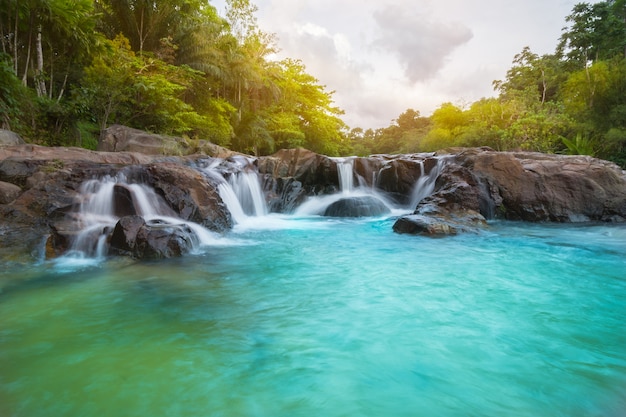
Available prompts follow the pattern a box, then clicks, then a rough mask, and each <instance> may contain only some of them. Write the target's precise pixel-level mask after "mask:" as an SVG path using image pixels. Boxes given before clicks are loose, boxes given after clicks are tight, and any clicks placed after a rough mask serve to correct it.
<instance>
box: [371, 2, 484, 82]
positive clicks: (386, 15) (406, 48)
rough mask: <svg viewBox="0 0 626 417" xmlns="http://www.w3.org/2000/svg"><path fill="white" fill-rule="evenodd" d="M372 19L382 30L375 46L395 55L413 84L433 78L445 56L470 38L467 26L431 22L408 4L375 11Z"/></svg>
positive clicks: (470, 33)
mask: <svg viewBox="0 0 626 417" xmlns="http://www.w3.org/2000/svg"><path fill="white" fill-rule="evenodd" d="M373 17H374V20H375V21H376V23H377V25H378V27H379V29H380V31H381V33H380V36H379V37H378V38H377V39H376V40H375V41H374V46H375V47H377V48H384V49H386V50H388V51H390V52H392V53H393V54H394V55H396V57H397V59H398V61H399V63H400V64H401V65H402V67H403V68H404V74H405V76H406V77H407V78H408V79H409V80H410V81H411V82H412V83H417V82H420V81H425V80H428V79H430V78H433V77H435V76H436V75H437V73H438V72H439V71H440V70H441V68H443V66H444V65H445V62H446V57H447V56H448V55H450V53H451V52H452V51H454V50H455V49H456V48H457V47H458V46H460V45H463V44H464V43H467V42H468V41H469V40H470V39H472V36H473V34H472V31H471V30H470V29H469V28H467V27H466V26H464V25H462V24H459V23H449V22H442V21H435V20H432V19H431V18H430V17H429V16H428V15H426V14H425V13H423V12H420V10H418V9H417V8H415V7H414V6H411V5H409V4H408V3H404V4H396V5H390V6H387V7H386V8H384V9H379V10H376V11H375V12H374V13H373Z"/></svg>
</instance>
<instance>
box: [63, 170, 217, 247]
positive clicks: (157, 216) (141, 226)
mask: <svg viewBox="0 0 626 417" xmlns="http://www.w3.org/2000/svg"><path fill="white" fill-rule="evenodd" d="M79 191H80V198H81V201H80V202H79V203H78V205H77V210H75V212H73V213H71V214H70V216H69V218H68V220H67V221H66V222H65V223H64V224H65V232H66V235H69V237H70V239H69V240H70V243H69V251H68V252H67V254H66V256H69V257H89V258H103V257H105V256H107V255H108V254H115V255H129V256H132V257H136V258H164V257H165V258H168V257H172V256H180V255H182V254H184V253H188V252H191V251H193V250H196V249H198V248H199V247H200V246H202V245H210V244H214V243H216V241H217V240H218V237H217V235H216V234H215V233H213V232H211V231H209V230H207V229H206V228H204V227H203V226H201V225H199V224H197V223H194V222H191V221H185V220H183V219H181V218H180V217H178V216H177V214H176V213H175V212H174V210H172V208H170V207H169V206H168V204H167V203H166V202H165V200H164V199H163V197H161V196H159V195H158V194H156V192H155V190H154V189H153V188H152V187H149V186H147V185H145V184H140V183H131V182H129V181H128V180H127V179H126V177H125V176H124V174H121V173H120V174H118V175H117V176H116V177H112V176H105V177H103V178H100V179H92V180H88V181H86V182H85V183H84V184H82V186H81V187H80V190H79ZM72 229H74V232H71V230H72ZM68 231H70V233H69V234H68V233H67V232H68Z"/></svg>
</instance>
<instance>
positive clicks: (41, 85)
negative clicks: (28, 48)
mask: <svg viewBox="0 0 626 417" xmlns="http://www.w3.org/2000/svg"><path fill="white" fill-rule="evenodd" d="M36 42H37V44H36V48H35V49H36V52H37V71H35V85H36V89H37V96H38V97H45V96H47V95H48V93H47V90H46V82H45V80H44V79H43V78H44V77H43V46H42V44H41V43H42V42H41V25H39V27H38V28H37V41H36Z"/></svg>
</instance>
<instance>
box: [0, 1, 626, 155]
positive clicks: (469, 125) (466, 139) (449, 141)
mask: <svg viewBox="0 0 626 417" xmlns="http://www.w3.org/2000/svg"><path fill="white" fill-rule="evenodd" d="M226 3H227V11H226V16H225V17H221V16H219V15H218V14H217V12H216V10H215V8H214V7H213V6H212V5H211V4H210V3H209V0H158V1H156V2H155V1H147V0H28V1H20V0H0V42H1V48H2V49H1V50H0V125H1V126H2V127H3V128H6V129H11V130H14V131H16V132H18V133H19V134H20V135H22V137H24V138H25V139H26V140H27V141H29V142H31V143H38V144H44V145H56V146H59V145H60V146H82V147H86V148H92V149H93V148H95V146H96V144H97V137H98V135H99V132H100V130H101V129H103V128H106V127H107V126H109V125H111V124H114V123H118V124H124V125H127V126H130V127H134V128H138V129H143V130H147V131H152V132H157V133H163V134H170V135H179V136H184V137H186V138H188V140H190V141H197V140H198V139H207V140H210V141H212V142H214V143H216V144H219V145H222V146H227V147H230V148H232V149H234V150H237V151H242V152H246V153H250V154H268V153H272V152H274V151H276V150H278V149H280V148H290V147H300V146H301V147H305V148H308V149H311V150H313V151H316V152H320V153H324V154H328V155H346V154H358V155H367V154H372V153H397V152H426V151H434V150H437V149H441V148H445V147H449V146H490V147H492V148H494V149H498V150H512V149H525V150H536V151H543V152H559V153H580V154H589V155H595V156H598V157H602V158H606V159H611V160H613V161H616V162H618V163H620V164H621V165H622V166H625V165H626V57H625V54H626V0H607V1H604V2H599V3H595V4H587V3H580V4H578V5H576V6H575V7H574V8H573V10H572V13H571V15H570V16H568V17H567V19H566V24H567V26H566V27H565V28H564V30H563V33H562V36H561V39H560V40H559V42H558V44H557V46H556V48H555V52H554V53H553V54H548V55H543V56H538V55H537V54H535V53H533V52H532V51H531V50H530V49H529V48H524V49H523V50H522V51H521V52H520V53H519V54H518V55H516V56H515V57H514V60H513V63H512V67H511V69H510V70H509V71H508V72H507V74H506V77H505V79H504V80H500V81H495V82H494V88H495V89H496V91H497V92H498V96H497V97H494V98H483V99H481V100H479V101H477V102H475V103H472V104H471V105H469V106H467V107H459V106H456V105H454V104H451V103H443V104H442V105H441V106H440V107H439V108H438V109H436V110H435V111H434V112H433V114H432V115H430V116H428V117H426V116H422V115H421V114H420V112H419V111H417V110H414V109H408V110H406V111H405V112H403V113H402V114H401V115H399V116H398V118H397V119H395V120H393V121H392V124H391V125H390V126H388V127H386V128H381V129H377V130H372V129H368V130H364V129H362V128H359V127H356V128H353V129H351V130H350V129H349V128H348V127H347V126H346V125H345V124H344V123H343V121H342V120H341V115H342V114H343V111H342V110H341V109H339V108H337V107H335V106H334V104H333V100H332V94H333V93H332V92H328V91H326V89H325V87H324V86H323V85H320V83H319V81H318V80H317V79H315V77H313V76H312V75H310V74H308V73H307V72H306V68H305V67H304V65H303V64H302V62H300V61H297V60H293V59H285V60H282V61H276V60H273V59H272V57H273V56H274V55H275V53H276V46H275V39H274V36H273V35H271V34H268V33H264V32H262V31H261V30H260V29H259V28H258V26H257V22H256V17H255V13H256V6H254V5H253V4H252V3H250V0H227V2H226Z"/></svg>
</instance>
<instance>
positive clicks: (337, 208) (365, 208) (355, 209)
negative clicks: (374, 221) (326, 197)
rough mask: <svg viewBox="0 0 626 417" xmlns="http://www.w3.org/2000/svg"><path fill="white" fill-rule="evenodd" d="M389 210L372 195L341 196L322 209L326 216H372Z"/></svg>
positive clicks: (386, 212) (380, 214)
mask: <svg viewBox="0 0 626 417" xmlns="http://www.w3.org/2000/svg"><path fill="white" fill-rule="evenodd" d="M389 212H390V210H389V208H388V207H387V206H386V205H385V203H383V202H382V201H380V200H379V199H378V198H376V197H373V196H358V197H345V198H341V199H339V200H337V201H335V202H334V203H332V204H330V205H329V206H328V207H327V208H326V210H325V211H324V216H327V217H374V216H382V215H384V214H388V213H389Z"/></svg>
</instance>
